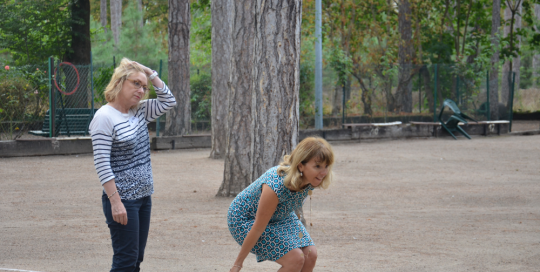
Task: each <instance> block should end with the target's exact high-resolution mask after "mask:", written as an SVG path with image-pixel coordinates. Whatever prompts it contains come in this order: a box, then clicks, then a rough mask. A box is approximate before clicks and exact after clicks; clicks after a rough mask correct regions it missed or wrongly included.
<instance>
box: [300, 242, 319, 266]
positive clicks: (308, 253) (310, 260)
mask: <svg viewBox="0 0 540 272" xmlns="http://www.w3.org/2000/svg"><path fill="white" fill-rule="evenodd" d="M302 251H303V252H304V255H305V256H304V259H305V261H304V263H305V264H306V265H308V264H309V265H312V264H314V263H315V262H316V261H317V248H316V247H314V246H308V247H305V248H304V249H303V250H302Z"/></svg>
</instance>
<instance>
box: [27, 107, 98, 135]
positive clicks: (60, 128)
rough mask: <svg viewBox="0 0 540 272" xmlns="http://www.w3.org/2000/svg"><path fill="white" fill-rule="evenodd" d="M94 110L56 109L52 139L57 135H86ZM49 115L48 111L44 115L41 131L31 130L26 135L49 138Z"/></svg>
mask: <svg viewBox="0 0 540 272" xmlns="http://www.w3.org/2000/svg"><path fill="white" fill-rule="evenodd" d="M96 111H97V110H96V109H81V108H74V109H63V110H62V109H56V113H55V127H56V128H55V133H53V137H56V136H58V135H68V136H71V135H88V134H89V133H88V126H89V125H90V122H91V121H92V118H93V117H94V114H95V112H96ZM50 118H51V116H50V114H49V111H47V113H46V114H45V120H43V127H42V128H41V130H31V131H29V132H28V133H30V134H32V135H36V136H43V137H49V134H50V127H49V121H50Z"/></svg>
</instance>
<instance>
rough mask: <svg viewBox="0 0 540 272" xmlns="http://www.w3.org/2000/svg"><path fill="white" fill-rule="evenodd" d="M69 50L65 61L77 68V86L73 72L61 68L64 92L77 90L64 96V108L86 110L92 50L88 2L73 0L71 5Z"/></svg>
mask: <svg viewBox="0 0 540 272" xmlns="http://www.w3.org/2000/svg"><path fill="white" fill-rule="evenodd" d="M71 18H72V20H73V23H72V24H71V50H72V52H70V53H68V54H66V57H65V59H64V60H65V61H67V62H71V63H72V64H75V65H80V66H77V70H78V72H79V85H78V86H77V76H76V75H75V71H74V70H73V69H72V68H71V67H68V66H63V67H62V69H64V71H65V72H66V73H65V76H66V86H65V90H64V91H67V92H70V91H72V90H74V89H75V88H77V91H75V93H73V94H71V95H68V96H65V100H64V106H65V107H68V108H87V107H88V102H90V101H89V98H90V95H89V91H90V90H89V88H88V87H89V86H90V82H89V81H90V69H89V67H88V65H90V57H91V56H90V52H91V50H92V46H91V42H90V41H91V40H90V0H73V1H72V3H71Z"/></svg>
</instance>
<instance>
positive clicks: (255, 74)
mask: <svg viewBox="0 0 540 272" xmlns="http://www.w3.org/2000/svg"><path fill="white" fill-rule="evenodd" d="M301 15H302V4H301V1H300V0H287V1H280V0H270V1H263V0H256V1H240V0H234V8H233V9H232V15H231V16H230V18H231V19H232V24H231V31H232V35H231V40H232V51H231V52H232V53H231V67H230V68H231V70H230V74H231V76H230V79H231V80H230V82H231V83H230V84H229V118H228V120H229V131H228V132H227V134H228V136H227V143H228V146H227V154H226V157H225V171H224V180H223V183H222V185H221V187H220V189H219V191H218V194H217V195H218V196H234V195H236V194H238V193H240V192H241V191H242V190H243V189H244V188H245V187H247V186H248V185H249V184H251V182H253V181H254V180H255V179H256V178H258V177H259V176H260V175H262V174H263V173H264V172H265V171H267V170H268V168H270V167H272V166H275V165H277V164H278V163H279V162H280V160H281V159H282V157H283V155H285V154H290V152H291V151H292V150H293V149H294V147H295V146H296V144H297V141H298V123H299V101H298V92H299V89H300V25H301ZM233 101H234V105H233Z"/></svg>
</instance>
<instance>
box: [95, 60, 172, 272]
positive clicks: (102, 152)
mask: <svg viewBox="0 0 540 272" xmlns="http://www.w3.org/2000/svg"><path fill="white" fill-rule="evenodd" d="M148 80H150V81H152V84H153V85H154V88H155V90H156V93H157V99H148V100H143V99H144V98H146V97H147V95H148V86H147V84H148ZM105 98H106V99H107V101H108V102H109V103H108V104H107V105H104V106H102V107H101V108H100V109H99V110H98V111H97V112H96V114H95V116H94V119H93V120H92V122H91V123H90V134H91V135H92V145H93V149H94V165H95V167H96V171H97V174H98V177H99V179H100V181H101V185H103V189H104V190H103V195H102V197H101V201H102V204H103V213H104V214H105V219H106V221H105V222H106V223H107V225H108V226H109V230H110V233H111V240H112V248H113V252H114V256H113V263H112V268H111V271H130V272H131V271H140V264H141V262H142V261H143V257H144V249H145V247H146V240H147V238H148V230H149V228H150V212H151V209H152V199H151V197H150V196H151V195H152V193H154V181H153V177H152V166H151V164H150V141H149V136H148V127H147V124H148V123H149V122H150V121H152V120H155V119H156V118H158V117H159V116H161V115H163V114H164V113H165V112H166V111H167V110H169V109H171V108H172V107H173V106H174V105H176V101H175V99H174V96H173V95H172V94H171V92H170V91H169V88H167V86H166V85H165V84H164V83H163V81H161V79H159V77H158V76H157V72H156V71H152V70H151V69H149V68H148V67H145V66H143V65H141V64H139V63H137V62H134V61H130V60H128V59H126V58H124V59H122V62H121V63H120V66H118V67H117V68H116V69H115V70H114V74H113V76H112V79H111V82H110V83H109V85H108V86H107V88H106V90H105Z"/></svg>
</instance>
